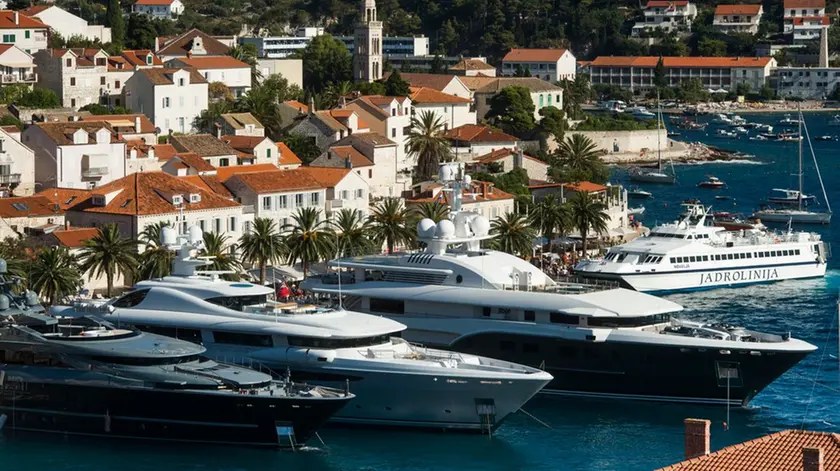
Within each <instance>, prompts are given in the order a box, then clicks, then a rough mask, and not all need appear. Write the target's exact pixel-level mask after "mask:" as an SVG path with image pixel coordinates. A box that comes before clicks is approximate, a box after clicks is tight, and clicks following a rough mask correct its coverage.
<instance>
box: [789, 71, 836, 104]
mask: <svg viewBox="0 0 840 471" xmlns="http://www.w3.org/2000/svg"><path fill="white" fill-rule="evenodd" d="M774 73H775V75H776V79H777V80H776V93H777V94H778V95H779V97H780V98H786V97H799V98H803V99H806V100H822V99H825V98H826V97H827V96H829V95H831V93H832V92H834V89H835V88H836V87H838V86H840V67H780V68H778V69H776V70H775V72H774Z"/></svg>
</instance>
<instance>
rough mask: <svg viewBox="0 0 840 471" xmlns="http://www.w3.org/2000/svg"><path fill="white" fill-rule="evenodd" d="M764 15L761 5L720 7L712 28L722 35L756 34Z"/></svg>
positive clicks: (716, 10) (716, 9) (717, 9)
mask: <svg viewBox="0 0 840 471" xmlns="http://www.w3.org/2000/svg"><path fill="white" fill-rule="evenodd" d="M763 13H764V8H763V7H762V6H761V5H748V4H744V5H718V6H717V7H715V19H714V22H713V23H712V26H714V28H715V29H716V30H718V31H720V32H721V33H727V34H728V33H749V34H756V33H758V26H759V24H761V15H762V14H763Z"/></svg>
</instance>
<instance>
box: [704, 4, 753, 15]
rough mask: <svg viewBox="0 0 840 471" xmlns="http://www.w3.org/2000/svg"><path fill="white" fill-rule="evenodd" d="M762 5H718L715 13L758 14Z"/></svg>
mask: <svg viewBox="0 0 840 471" xmlns="http://www.w3.org/2000/svg"><path fill="white" fill-rule="evenodd" d="M760 10H761V5H718V6H717V7H715V15H758V12H759V11H760Z"/></svg>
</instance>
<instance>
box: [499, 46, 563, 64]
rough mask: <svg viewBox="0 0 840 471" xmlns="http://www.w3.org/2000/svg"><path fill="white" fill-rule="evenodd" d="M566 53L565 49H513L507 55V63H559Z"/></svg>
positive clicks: (505, 58)
mask: <svg viewBox="0 0 840 471" xmlns="http://www.w3.org/2000/svg"><path fill="white" fill-rule="evenodd" d="M565 53H566V50H565V49H511V50H510V52H508V53H507V54H505V57H504V58H502V61H505V62H557V61H559V60H560V58H561V57H563V54H565Z"/></svg>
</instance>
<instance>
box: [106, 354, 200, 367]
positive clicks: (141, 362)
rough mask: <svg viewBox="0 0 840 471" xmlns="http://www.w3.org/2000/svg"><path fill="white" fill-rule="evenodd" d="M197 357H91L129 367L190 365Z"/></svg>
mask: <svg viewBox="0 0 840 471" xmlns="http://www.w3.org/2000/svg"><path fill="white" fill-rule="evenodd" d="M199 358H200V357H199V356H198V355H187V356H183V357H165V358H160V357H153V358H149V357H108V356H94V357H91V360H93V361H99V362H102V363H112V364H116V365H131V366H151V365H177V364H179V363H192V362H194V361H198V360H199Z"/></svg>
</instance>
